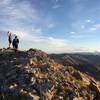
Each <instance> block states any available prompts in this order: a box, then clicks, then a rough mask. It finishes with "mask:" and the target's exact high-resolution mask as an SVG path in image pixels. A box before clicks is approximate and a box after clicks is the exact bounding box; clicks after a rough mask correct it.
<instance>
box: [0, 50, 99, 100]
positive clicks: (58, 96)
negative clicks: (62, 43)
mask: <svg viewBox="0 0 100 100" xmlns="http://www.w3.org/2000/svg"><path fill="white" fill-rule="evenodd" d="M0 100H100V81H97V80H96V79H94V78H93V77H91V76H89V75H87V74H86V73H83V72H80V71H78V70H76V69H74V68H73V66H64V65H61V64H59V63H57V62H55V61H54V60H52V59H50V58H49V57H48V54H46V53H45V52H43V51H41V50H37V49H30V50H28V51H17V52H15V51H14V50H13V49H0Z"/></svg>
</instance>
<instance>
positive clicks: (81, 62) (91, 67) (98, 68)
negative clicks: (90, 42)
mask: <svg viewBox="0 0 100 100" xmlns="http://www.w3.org/2000/svg"><path fill="white" fill-rule="evenodd" d="M49 56H50V58H51V59H54V60H55V61H56V62H58V63H60V64H63V65H64V66H73V67H74V68H75V69H77V70H80V71H81V72H84V73H86V74H88V75H90V76H92V77H94V78H95V79H97V80H99V81H100V54H92V53H77V54H51V55H49Z"/></svg>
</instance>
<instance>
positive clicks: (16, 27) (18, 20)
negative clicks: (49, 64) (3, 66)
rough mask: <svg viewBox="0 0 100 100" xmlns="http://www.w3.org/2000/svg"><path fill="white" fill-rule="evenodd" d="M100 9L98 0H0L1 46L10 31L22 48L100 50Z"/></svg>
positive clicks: (59, 50)
mask: <svg viewBox="0 0 100 100" xmlns="http://www.w3.org/2000/svg"><path fill="white" fill-rule="evenodd" d="M99 11H100V1H98V0H21V1H20V0H0V35H1V36H0V48H3V47H7V46H8V43H7V42H8V41H7V32H8V31H10V32H11V33H13V34H17V35H18V37H19V40H20V45H19V49H20V50H25V49H26V50H27V49H29V48H38V49H41V50H44V51H46V52H48V53H66V52H100V39H99V37H100V33H99V31H100V18H99V17H100V12H99Z"/></svg>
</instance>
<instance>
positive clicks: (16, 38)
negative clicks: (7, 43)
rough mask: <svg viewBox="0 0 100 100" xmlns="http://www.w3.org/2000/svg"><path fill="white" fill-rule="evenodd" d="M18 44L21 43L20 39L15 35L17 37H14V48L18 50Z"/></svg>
mask: <svg viewBox="0 0 100 100" xmlns="http://www.w3.org/2000/svg"><path fill="white" fill-rule="evenodd" d="M18 44H19V39H18V37H17V36H15V38H14V39H13V48H14V49H15V51H17V50H18Z"/></svg>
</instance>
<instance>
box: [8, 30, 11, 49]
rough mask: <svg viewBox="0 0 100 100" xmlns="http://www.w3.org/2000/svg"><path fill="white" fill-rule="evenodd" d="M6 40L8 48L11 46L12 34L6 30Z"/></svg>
mask: <svg viewBox="0 0 100 100" xmlns="http://www.w3.org/2000/svg"><path fill="white" fill-rule="evenodd" d="M8 42H9V48H11V44H12V34H11V33H10V32H9V31H8Z"/></svg>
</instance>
